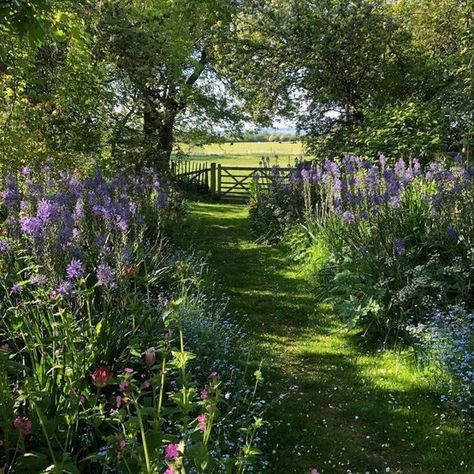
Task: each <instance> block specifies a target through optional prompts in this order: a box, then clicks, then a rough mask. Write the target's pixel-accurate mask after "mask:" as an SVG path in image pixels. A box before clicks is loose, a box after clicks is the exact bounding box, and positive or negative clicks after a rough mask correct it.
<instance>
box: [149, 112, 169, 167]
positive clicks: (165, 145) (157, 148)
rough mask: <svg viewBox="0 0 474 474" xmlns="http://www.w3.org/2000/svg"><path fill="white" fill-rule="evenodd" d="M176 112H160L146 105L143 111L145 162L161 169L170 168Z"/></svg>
mask: <svg viewBox="0 0 474 474" xmlns="http://www.w3.org/2000/svg"><path fill="white" fill-rule="evenodd" d="M175 119H176V112H174V111H172V110H169V111H165V112H164V113H158V112H157V110H156V109H155V108H153V107H152V106H150V105H146V106H145V109H144V112H143V134H144V160H143V162H144V164H145V165H146V166H151V167H153V168H155V169H158V170H160V171H168V170H169V168H170V159H171V152H172V151H173V139H174V134H173V130H174V123H175Z"/></svg>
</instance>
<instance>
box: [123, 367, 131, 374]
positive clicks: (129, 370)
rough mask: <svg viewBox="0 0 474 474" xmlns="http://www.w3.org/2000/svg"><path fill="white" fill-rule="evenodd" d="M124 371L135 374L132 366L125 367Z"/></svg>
mask: <svg viewBox="0 0 474 474" xmlns="http://www.w3.org/2000/svg"><path fill="white" fill-rule="evenodd" d="M123 371H124V372H125V373H126V374H133V369H131V368H130V367H127V368H125V369H123Z"/></svg>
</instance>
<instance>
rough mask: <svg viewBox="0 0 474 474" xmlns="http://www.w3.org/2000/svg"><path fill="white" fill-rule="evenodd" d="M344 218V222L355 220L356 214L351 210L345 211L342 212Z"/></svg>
mask: <svg viewBox="0 0 474 474" xmlns="http://www.w3.org/2000/svg"><path fill="white" fill-rule="evenodd" d="M342 219H343V220H344V222H354V214H352V212H351V211H345V212H343V213H342Z"/></svg>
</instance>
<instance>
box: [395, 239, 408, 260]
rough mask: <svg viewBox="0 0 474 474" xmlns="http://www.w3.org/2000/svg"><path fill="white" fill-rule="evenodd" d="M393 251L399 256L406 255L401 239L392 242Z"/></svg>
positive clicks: (403, 242)
mask: <svg viewBox="0 0 474 474" xmlns="http://www.w3.org/2000/svg"><path fill="white" fill-rule="evenodd" d="M393 251H394V252H395V253H396V254H397V255H400V256H403V255H405V254H406V252H407V250H406V247H405V241H404V240H403V239H399V238H398V239H395V240H394V241H393Z"/></svg>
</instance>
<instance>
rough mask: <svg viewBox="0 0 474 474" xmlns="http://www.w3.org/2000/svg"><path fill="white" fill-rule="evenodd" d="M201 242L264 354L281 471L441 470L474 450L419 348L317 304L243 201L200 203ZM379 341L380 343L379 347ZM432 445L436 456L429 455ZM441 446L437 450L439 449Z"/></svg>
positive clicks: (273, 444)
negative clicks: (405, 349)
mask: <svg viewBox="0 0 474 474" xmlns="http://www.w3.org/2000/svg"><path fill="white" fill-rule="evenodd" d="M191 210H192V213H191V218H190V222H191V223H192V227H193V233H192V235H193V239H194V243H195V245H196V246H197V248H199V249H201V250H204V251H206V252H210V265H211V267H212V268H214V269H215V270H216V272H217V275H218V278H217V283H218V287H219V288H220V291H222V292H223V293H225V294H227V295H229V296H230V302H229V308H230V309H231V310H232V311H235V312H237V313H240V314H243V315H245V317H244V319H243V325H244V327H245V330H246V331H247V333H248V337H249V338H250V341H251V343H252V345H253V348H254V349H255V350H257V351H258V353H259V354H260V357H261V359H262V360H263V368H264V377H265V380H266V384H267V387H268V396H269V397H270V399H271V409H270V410H269V411H268V412H267V414H266V418H267V419H268V421H269V422H270V423H271V426H272V429H271V430H270V434H269V438H268V439H267V441H266V443H267V448H266V449H267V451H268V453H270V458H271V459H272V464H271V466H272V469H270V470H271V471H272V472H275V473H280V472H283V471H284V472H304V471H305V469H308V467H309V466H312V465H318V466H320V467H321V468H322V469H324V470H325V472H346V471H347V472H360V471H363V472H366V471H367V472H376V471H375V470H378V472H382V471H385V470H386V468H387V467H390V469H391V471H394V472H432V471H431V468H432V467H433V466H437V465H439V464H440V463H443V462H444V463H446V464H451V465H454V464H457V463H458V459H461V458H462V456H463V455H465V453H466V451H465V449H463V448H462V447H461V446H460V444H462V442H463V441H465V438H463V435H462V433H461V430H459V429H458V428H456V421H451V420H450V418H449V417H448V416H445V415H443V414H442V411H441V409H440V408H439V407H438V405H437V403H436V398H435V396H434V393H433V392H432V390H431V389H430V386H429V384H428V382H427V381H426V380H425V379H423V378H422V376H421V374H420V373H419V371H418V370H416V369H415V368H414V364H413V361H412V358H411V356H412V355H411V354H410V353H398V352H396V351H386V352H378V351H374V350H373V349H370V348H369V347H365V346H364V345H363V344H361V342H362V341H363V339H361V336H360V334H359V333H358V332H357V331H355V330H352V329H349V328H348V327H347V326H345V325H344V324H343V323H342V322H341V320H340V319H339V318H338V317H337V315H335V314H334V308H333V307H332V305H330V304H320V305H318V304H315V297H314V295H313V294H312V292H311V289H310V288H309V287H308V285H307V283H306V281H305V276H307V275H305V274H304V273H303V272H301V271H300V270H299V269H298V267H297V266H296V264H295V263H294V262H292V261H291V260H290V259H288V257H287V254H286V250H285V249H284V248H283V246H281V245H276V246H268V245H261V244H257V243H255V242H254V241H253V238H252V236H251V234H250V228H249V224H248V220H247V216H248V213H247V209H246V207H245V206H242V205H231V204H222V203H217V204H214V203H192V204H191ZM369 349H370V350H369ZM420 450H423V452H424V453H426V455H424V456H421V457H420V456H419V451H420ZM436 453H437V454H436Z"/></svg>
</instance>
